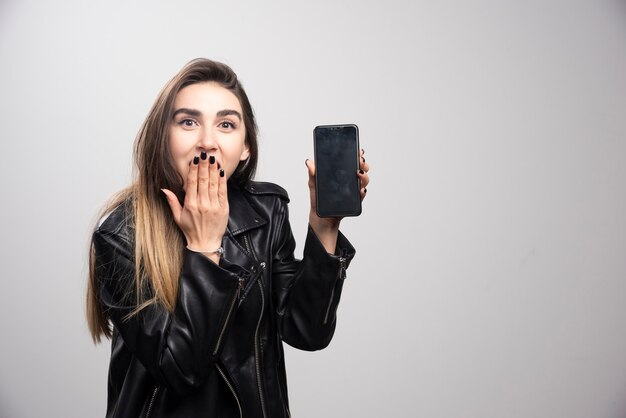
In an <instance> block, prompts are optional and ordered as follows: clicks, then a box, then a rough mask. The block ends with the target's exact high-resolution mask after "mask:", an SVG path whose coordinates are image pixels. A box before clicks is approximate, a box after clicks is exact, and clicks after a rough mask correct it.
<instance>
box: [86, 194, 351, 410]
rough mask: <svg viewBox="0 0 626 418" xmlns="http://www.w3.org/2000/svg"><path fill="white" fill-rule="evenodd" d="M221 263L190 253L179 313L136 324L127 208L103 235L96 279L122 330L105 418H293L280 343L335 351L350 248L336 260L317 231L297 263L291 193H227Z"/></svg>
mask: <svg viewBox="0 0 626 418" xmlns="http://www.w3.org/2000/svg"><path fill="white" fill-rule="evenodd" d="M228 200H229V206H230V217H229V221H228V231H227V234H226V235H225V236H224V241H223V247H224V255H223V257H222V259H221V261H220V264H219V266H218V265H217V264H215V263H213V262H212V261H211V260H209V259H208V258H206V257H205V256H203V255H201V254H199V253H194V252H191V251H189V250H185V255H184V263H183V269H182V272H181V276H180V282H179V290H178V300H177V304H176V308H175V310H174V312H173V313H171V314H170V313H168V312H167V310H165V309H164V308H163V307H161V306H159V305H157V304H153V305H151V306H150V307H148V308H146V309H144V310H142V311H141V312H140V313H139V314H138V315H135V316H132V317H130V318H129V319H128V318H126V316H127V315H128V314H129V313H130V312H132V310H133V308H134V307H135V296H134V294H132V293H131V296H130V297H125V295H127V294H128V291H129V289H130V290H131V291H132V290H133V289H134V286H135V280H134V274H135V268H134V262H133V254H134V247H133V237H134V232H133V226H132V224H131V222H129V221H128V217H127V215H126V210H125V207H126V206H128V205H121V206H119V207H118V208H117V209H115V210H114V211H113V212H112V213H111V214H110V215H109V216H108V217H107V218H106V219H105V220H104V221H103V222H101V225H100V226H99V227H98V228H97V229H96V231H95V233H94V236H93V242H94V245H95V249H96V269H97V270H96V271H97V275H98V283H99V295H100V298H101V301H102V304H103V308H104V311H105V315H107V316H108V317H109V318H110V320H111V322H112V323H113V325H114V330H113V338H112V343H111V362H110V368H109V385H108V405H107V414H106V416H107V417H199V416H203V417H245V418H252V417H266V418H276V417H288V416H289V406H288V399H287V385H286V378H285V366H284V360H283V359H284V356H283V347H282V341H284V342H286V343H287V344H289V345H291V346H293V347H296V348H300V349H303V350H319V349H322V348H324V347H326V346H327V345H328V343H329V342H330V340H331V338H332V336H333V333H334V330H335V321H336V317H335V312H336V309H337V304H338V303H339V297H340V294H341V289H342V285H343V280H344V278H345V270H346V268H347V267H348V264H349V263H350V260H351V259H352V257H353V256H354V252H355V251H354V248H353V247H352V246H351V245H350V243H349V242H348V241H347V239H346V238H345V237H344V236H343V235H342V234H341V233H340V234H339V238H338V241H337V252H336V255H329V254H328V253H327V252H326V251H325V250H324V247H323V246H322V244H321V243H320V242H319V240H318V239H317V237H316V236H315V234H314V232H313V231H312V230H311V228H310V227H309V231H308V235H307V238H306V243H305V247H304V254H303V259H302V260H301V261H300V260H297V259H295V258H294V249H295V241H294V238H293V236H292V233H291V228H290V225H289V219H288V211H287V203H288V201H289V199H288V197H287V193H286V192H285V191H284V190H283V189H282V188H280V187H279V186H276V185H274V184H271V183H257V182H252V183H250V184H249V185H248V186H247V187H245V188H244V189H238V188H236V187H234V186H233V185H231V184H229V190H228Z"/></svg>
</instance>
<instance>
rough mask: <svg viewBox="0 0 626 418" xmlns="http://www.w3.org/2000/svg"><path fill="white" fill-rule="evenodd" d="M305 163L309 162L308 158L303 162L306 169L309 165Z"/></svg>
mask: <svg viewBox="0 0 626 418" xmlns="http://www.w3.org/2000/svg"><path fill="white" fill-rule="evenodd" d="M307 162H309V159H308V158H307V159H306V160H304V165H306V166H307V167H308V166H309V165H308V164H307Z"/></svg>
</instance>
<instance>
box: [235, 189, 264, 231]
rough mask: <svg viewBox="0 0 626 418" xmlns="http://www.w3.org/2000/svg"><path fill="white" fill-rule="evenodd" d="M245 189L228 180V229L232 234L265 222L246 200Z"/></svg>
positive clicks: (259, 225)
mask: <svg viewBox="0 0 626 418" xmlns="http://www.w3.org/2000/svg"><path fill="white" fill-rule="evenodd" d="M246 194H248V193H247V192H246V191H245V190H242V189H241V188H240V187H239V186H237V185H235V184H234V183H233V182H230V181H229V182H228V210H229V215H228V230H229V231H230V233H231V234H232V235H239V234H241V233H243V232H246V231H249V230H251V229H254V228H258V227H261V226H263V225H265V224H267V220H266V219H264V218H263V217H262V216H261V215H259V213H258V212H257V210H256V209H255V208H254V207H253V206H252V204H251V203H250V200H248V198H247V196H246Z"/></svg>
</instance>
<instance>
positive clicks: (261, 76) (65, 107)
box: [0, 0, 626, 418]
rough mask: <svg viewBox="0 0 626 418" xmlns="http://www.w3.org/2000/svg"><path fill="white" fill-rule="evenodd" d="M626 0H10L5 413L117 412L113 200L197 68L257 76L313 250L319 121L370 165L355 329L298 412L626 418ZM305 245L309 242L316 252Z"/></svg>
mask: <svg viewBox="0 0 626 418" xmlns="http://www.w3.org/2000/svg"><path fill="white" fill-rule="evenodd" d="M625 22H626V6H625V5H624V2H618V1H616V0H596V1H582V0H573V1H560V0H527V1H489V0H476V1H463V0H448V1H401V0H394V1H384V2H383V1H379V2H374V1H353V2H346V1H337V0H335V1H326V0H323V1H307V2H301V4H296V2H293V1H274V2H253V1H250V2H245V1H233V2H228V1H218V2H210V1H176V2H173V1H172V2H165V1H163V2H157V1H119V2H111V1H106V2H104V1H100V2H88V1H79V0H67V1H62V2H51V1H50V2H46V1H43V0H39V1H37V0H19V1H18V0H3V1H1V2H0V62H1V63H2V64H1V65H0V92H1V93H0V124H1V127H2V128H1V130H0V132H1V134H0V135H1V140H2V148H1V152H0V185H1V194H2V216H1V217H0V231H1V232H0V236H1V238H0V242H1V245H2V247H1V251H0V271H1V276H0V277H1V278H0V341H1V343H0V416H2V417H39V416H55V417H95V416H102V415H103V414H104V408H105V401H106V378H107V364H108V350H109V347H108V343H105V344H102V345H100V346H98V347H94V346H93V345H92V343H91V341H90V338H89V335H88V333H87V330H86V325H85V320H84V307H83V305H84V303H83V302H84V292H85V274H86V251H87V250H86V248H87V242H88V238H89V230H90V228H91V226H92V223H93V222H94V216H95V214H96V212H97V211H98V208H99V207H100V206H101V205H102V204H103V202H104V201H105V200H106V198H107V197H108V196H110V195H111V194H112V193H113V192H114V191H116V190H118V189H120V188H121V187H123V186H124V185H126V184H127V183H128V182H129V180H130V172H131V171H130V170H131V147H132V142H133V138H134V136H135V133H136V132H137V130H138V128H139V126H140V124H141V122H142V120H143V118H144V117H145V115H146V114H147V111H148V109H149V107H150V105H151V104H152V101H153V100H154V98H155V97H156V94H157V92H158V90H159V89H160V88H161V86H162V85H163V84H164V83H165V81H166V80H167V79H169V77H171V76H172V75H173V74H174V73H175V72H176V71H177V70H178V69H179V68H180V67H181V66H182V65H183V64H184V63H186V62H187V61H188V60H190V59H192V58H194V57H197V56H204V57H211V58H214V59H217V60H222V61H225V62H227V63H228V64H230V65H231V66H232V67H233V68H234V69H235V70H236V71H237V72H238V74H239V76H240V78H241V79H242V80H243V82H244V84H245V86H246V88H247V90H248V93H249V96H250V97H251V100H252V103H253V105H254V107H255V109H256V111H257V115H258V120H259V124H260V128H261V141H262V145H261V153H262V154H261V166H260V170H259V176H258V178H259V179H262V180H268V181H274V182H277V183H279V184H281V185H283V186H284V187H285V188H286V189H287V190H288V191H289V192H290V194H291V197H292V204H291V211H292V225H293V228H294V230H295V232H296V235H297V236H296V238H297V239H298V240H299V242H302V238H303V237H304V233H305V228H306V219H307V205H308V202H307V200H306V199H307V189H306V173H305V167H304V164H303V162H304V160H305V158H310V157H311V156H312V139H311V132H312V129H313V127H314V126H315V125H316V124H322V123H334V122H352V123H357V124H358V125H359V126H360V130H361V141H362V145H363V147H364V148H365V150H366V158H367V160H368V162H370V163H371V165H372V170H371V176H372V183H371V186H370V187H369V188H368V190H369V196H368V198H367V199H366V202H365V206H364V213H363V215H362V216H361V217H360V218H358V219H348V220H346V221H345V222H344V227H343V229H344V232H345V233H346V234H347V235H348V236H349V237H350V238H351V240H352V241H353V243H354V244H355V246H356V247H357V248H358V255H357V258H356V259H355V262H354V264H353V266H352V267H351V269H350V271H349V279H348V281H347V282H346V286H345V288H344V289H345V291H344V297H343V300H342V305H341V306H340V310H339V326H338V329H337V333H336V336H335V339H334V341H333V343H332V344H331V346H330V347H329V348H328V349H326V350H324V351H321V352H318V353H304V352H299V351H296V350H293V349H288V352H287V367H288V378H289V385H290V386H289V388H290V395H291V402H292V411H293V415H294V416H295V417H298V418H306V417H320V416H324V417H383V416H394V417H429V418H448V417H459V418H466V417H467V418H502V417H513V418H514V417H520V418H521V417H525V418H526V417H533V418H541V417H545V418H553V417H567V418H577V417H580V418H589V417H594V418H618V417H624V416H626V356H625V355H624V354H625V353H626V332H625V325H626V257H625V250H626V23H625ZM299 250H300V251H301V247H299Z"/></svg>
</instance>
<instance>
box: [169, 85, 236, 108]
mask: <svg viewBox="0 0 626 418" xmlns="http://www.w3.org/2000/svg"><path fill="white" fill-rule="evenodd" d="M179 108H192V109H198V110H201V111H203V112H210V113H214V112H217V111H219V110H222V109H233V110H238V111H239V112H241V103H239V99H238V98H237V96H235V95H234V93H233V92H231V91H230V90H228V89H226V88H224V87H222V86H221V85H220V84H218V83H216V82H213V81H207V82H202V83H195V84H191V85H189V86H186V87H185V88H183V89H181V90H180V91H179V92H178V93H177V94H176V99H175V100H174V110H176V109H179Z"/></svg>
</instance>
